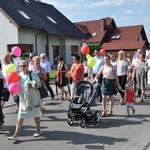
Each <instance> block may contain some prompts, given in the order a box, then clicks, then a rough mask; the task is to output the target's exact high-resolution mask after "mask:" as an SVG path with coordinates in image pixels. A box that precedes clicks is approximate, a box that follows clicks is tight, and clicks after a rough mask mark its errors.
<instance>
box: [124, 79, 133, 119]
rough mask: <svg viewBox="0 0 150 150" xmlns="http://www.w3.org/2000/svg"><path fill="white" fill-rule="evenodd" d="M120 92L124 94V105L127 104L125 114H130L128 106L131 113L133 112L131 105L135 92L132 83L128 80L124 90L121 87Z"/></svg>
mask: <svg viewBox="0 0 150 150" xmlns="http://www.w3.org/2000/svg"><path fill="white" fill-rule="evenodd" d="M121 91H122V92H125V94H126V106H127V116H130V112H129V108H131V109H132V113H133V114H135V109H134V107H133V105H134V102H135V93H136V91H135V90H134V89H133V83H132V82H128V83H127V88H126V90H123V89H121Z"/></svg>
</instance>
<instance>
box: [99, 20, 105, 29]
mask: <svg viewBox="0 0 150 150" xmlns="http://www.w3.org/2000/svg"><path fill="white" fill-rule="evenodd" d="M105 28H106V19H105V18H102V19H100V30H101V31H105Z"/></svg>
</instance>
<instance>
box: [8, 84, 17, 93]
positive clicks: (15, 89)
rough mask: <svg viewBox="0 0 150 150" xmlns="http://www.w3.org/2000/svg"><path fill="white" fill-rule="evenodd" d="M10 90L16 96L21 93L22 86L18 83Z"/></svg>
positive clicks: (10, 87)
mask: <svg viewBox="0 0 150 150" xmlns="http://www.w3.org/2000/svg"><path fill="white" fill-rule="evenodd" d="M8 90H9V92H10V93H11V94H13V95H15V94H18V93H19V92H20V86H19V84H18V83H11V84H10V85H9V87H8Z"/></svg>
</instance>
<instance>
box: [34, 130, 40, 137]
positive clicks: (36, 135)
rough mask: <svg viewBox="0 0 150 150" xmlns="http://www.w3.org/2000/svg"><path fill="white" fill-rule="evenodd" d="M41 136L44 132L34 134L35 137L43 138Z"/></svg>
mask: <svg viewBox="0 0 150 150" xmlns="http://www.w3.org/2000/svg"><path fill="white" fill-rule="evenodd" d="M41 135H42V131H41V132H40V133H35V134H33V136H34V137H39V136H41Z"/></svg>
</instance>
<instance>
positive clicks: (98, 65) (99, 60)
mask: <svg viewBox="0 0 150 150" xmlns="http://www.w3.org/2000/svg"><path fill="white" fill-rule="evenodd" d="M94 58H95V60H96V64H95V65H94V66H93V74H97V73H98V72H99V70H100V68H101V67H102V66H103V65H104V57H103V56H99V57H94Z"/></svg>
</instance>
